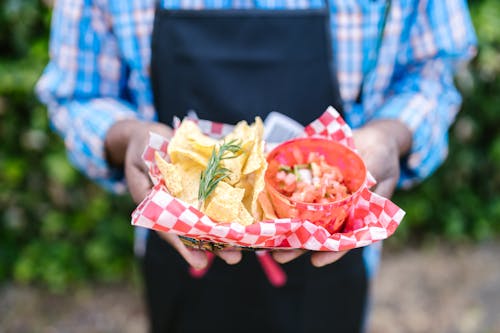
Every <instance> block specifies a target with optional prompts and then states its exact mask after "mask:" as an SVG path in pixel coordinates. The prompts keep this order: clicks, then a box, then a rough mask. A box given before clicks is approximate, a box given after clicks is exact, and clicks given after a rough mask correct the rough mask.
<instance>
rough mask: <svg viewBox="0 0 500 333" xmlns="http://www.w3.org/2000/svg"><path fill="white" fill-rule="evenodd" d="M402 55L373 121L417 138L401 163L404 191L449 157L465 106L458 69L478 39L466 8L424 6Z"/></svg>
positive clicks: (437, 2) (454, 3)
mask: <svg viewBox="0 0 500 333" xmlns="http://www.w3.org/2000/svg"><path fill="white" fill-rule="evenodd" d="M419 3H420V4H419V6H418V10H417V11H416V13H415V14H414V16H413V20H412V21H411V22H410V24H409V29H408V35H406V36H403V38H405V37H406V41H404V42H403V44H402V45H403V48H402V50H400V54H399V61H398V64H397V65H396V68H395V75H394V77H393V79H392V83H391V85H390V89H389V94H388V96H386V99H385V103H384V105H383V106H382V107H381V108H379V109H378V110H377V111H376V112H375V113H374V118H375V119H377V118H378V119H380V118H392V119H394V118H395V119H399V120H401V121H402V122H403V123H405V124H406V125H407V126H408V127H409V128H410V130H411V131H412V133H413V145H412V148H411V151H410V153H409V155H408V156H407V157H405V158H404V159H403V160H402V173H401V179H400V184H399V185H400V186H403V187H408V186H410V185H412V184H413V183H415V182H417V181H420V180H422V179H424V178H426V177H428V176H429V175H430V174H431V173H432V172H433V171H435V169H436V168H437V167H438V166H439V165H440V164H441V163H442V162H443V161H444V159H445V158H446V156H447V152H448V134H447V133H448V130H449V127H450V126H451V124H452V123H453V121H454V119H455V116H456V113H457V112H458V110H459V108H460V105H461V96H460V94H459V92H458V91H457V89H456V87H455V86H454V83H453V76H454V73H455V70H456V69H457V67H458V66H459V65H460V64H461V63H464V62H466V61H467V60H469V59H470V58H471V57H472V56H473V55H474V54H475V45H476V37H475V33H474V29H473V26H472V23H471V20H470V17H469V13H468V8H467V5H466V4H465V2H463V1H458V0H446V1H444V0H430V1H420V2H419Z"/></svg>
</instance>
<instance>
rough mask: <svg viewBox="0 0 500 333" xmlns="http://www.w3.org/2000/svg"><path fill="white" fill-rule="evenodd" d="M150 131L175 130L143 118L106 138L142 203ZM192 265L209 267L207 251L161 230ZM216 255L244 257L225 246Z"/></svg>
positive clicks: (232, 260)
mask: <svg viewBox="0 0 500 333" xmlns="http://www.w3.org/2000/svg"><path fill="white" fill-rule="evenodd" d="M151 132H154V133H157V134H159V135H162V136H164V137H166V138H170V137H172V134H173V133H172V129H171V128H170V127H168V126H166V125H164V124H161V123H156V122H146V121H140V120H121V121H118V122H116V123H115V124H114V125H113V126H112V127H111V128H110V129H109V130H108V133H107V136H106V140H105V148H106V154H107V159H108V162H109V163H110V164H111V165H114V166H117V167H123V169H124V172H125V179H126V181H127V185H128V189H129V192H130V195H131V196H132V199H133V200H134V202H135V203H140V202H141V201H142V200H143V199H144V198H145V197H146V196H147V194H148V193H149V192H150V191H151V187H152V183H151V180H150V178H149V174H148V169H147V166H146V164H145V163H144V161H143V159H142V154H143V152H144V150H145V148H146V146H147V144H148V142H149V134H150V133H151ZM158 234H159V235H160V236H161V237H162V238H163V239H164V240H165V241H167V242H168V243H169V244H170V245H171V246H172V247H174V248H175V249H176V250H177V252H179V254H180V255H181V256H182V257H183V258H184V259H185V260H186V261H187V262H188V264H190V265H191V266H192V267H194V268H197V269H201V268H204V267H206V266H207V264H208V258H207V254H206V252H205V251H203V250H198V249H193V248H188V247H187V246H185V245H184V243H183V242H182V241H181V240H180V239H179V237H178V236H177V235H175V234H172V233H166V232H159V231H158ZM216 254H217V255H218V256H219V257H220V258H221V259H223V260H224V261H225V262H226V263H228V264H236V263H238V262H239V261H240V260H241V252H240V251H239V250H236V249H225V250H221V251H218V252H216Z"/></svg>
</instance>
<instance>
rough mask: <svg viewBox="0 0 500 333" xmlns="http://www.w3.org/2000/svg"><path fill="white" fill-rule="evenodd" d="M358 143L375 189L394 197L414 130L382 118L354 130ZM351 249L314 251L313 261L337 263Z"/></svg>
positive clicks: (282, 257) (283, 258)
mask: <svg viewBox="0 0 500 333" xmlns="http://www.w3.org/2000/svg"><path fill="white" fill-rule="evenodd" d="M353 136H354V142H355V146H356V148H357V149H358V151H359V154H360V155H361V157H362V158H363V160H364V162H365V164H366V167H367V169H368V171H370V173H371V174H372V175H373V177H374V178H375V179H376V181H377V186H376V188H375V190H374V192H375V193H377V194H379V195H381V196H384V197H386V198H390V197H391V196H392V194H393V193H394V189H395V188H396V185H397V182H398V179H399V173H400V169H399V158H400V157H401V156H402V155H404V154H406V153H407V152H408V150H409V149H410V146H411V132H410V131H409V129H408V128H407V127H406V126H405V125H403V124H402V123H400V122H398V121H396V120H378V121H374V122H372V123H369V124H368V125H366V126H364V127H362V128H360V129H358V130H355V131H354V132H353ZM305 252H306V251H305V250H280V251H274V252H273V257H274V259H275V260H276V261H277V262H279V263H282V264H284V263H287V262H290V261H292V260H294V259H296V258H298V257H299V256H301V255H302V254H304V253H305ZM347 252H348V251H340V252H314V253H313V254H312V255H311V263H312V264H313V265H314V266H316V267H321V266H325V265H329V264H332V263H334V262H335V261H337V260H339V259H340V258H342V257H343V256H344V255H345V254H346V253H347Z"/></svg>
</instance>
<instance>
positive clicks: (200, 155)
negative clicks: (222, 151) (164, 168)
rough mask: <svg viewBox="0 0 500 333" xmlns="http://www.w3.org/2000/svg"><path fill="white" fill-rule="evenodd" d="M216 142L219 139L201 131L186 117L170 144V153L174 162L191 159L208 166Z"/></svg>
mask: <svg viewBox="0 0 500 333" xmlns="http://www.w3.org/2000/svg"><path fill="white" fill-rule="evenodd" d="M216 143H217V140H215V139H213V138H211V137H209V136H207V135H205V134H203V133H201V130H200V128H199V127H198V125H197V124H196V123H195V122H194V121H192V120H189V119H184V120H183V121H182V123H181V125H180V126H179V127H178V128H177V129H176V131H175V133H174V136H173V137H172V140H170V142H169V144H168V148H167V149H168V155H169V156H170V160H171V161H172V163H174V164H176V163H182V161H185V160H191V161H194V162H196V163H198V164H200V165H201V166H203V167H206V166H207V161H208V159H209V157H210V153H211V152H212V149H213V147H214V145H215V144H216Z"/></svg>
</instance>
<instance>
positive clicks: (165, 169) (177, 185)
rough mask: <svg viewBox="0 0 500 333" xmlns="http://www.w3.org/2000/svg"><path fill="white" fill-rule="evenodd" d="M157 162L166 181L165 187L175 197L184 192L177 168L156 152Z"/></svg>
mask: <svg viewBox="0 0 500 333" xmlns="http://www.w3.org/2000/svg"><path fill="white" fill-rule="evenodd" d="M155 161H156V165H157V166H158V169H159V170H160V173H161V175H162V177H163V180H164V181H165V187H166V188H167V190H168V192H169V193H170V194H172V195H173V196H174V197H177V196H179V195H180V193H181V192H182V182H181V177H180V174H179V171H178V170H177V167H176V166H175V165H174V164H172V163H168V162H167V161H165V160H164V159H163V158H162V157H161V156H160V154H159V153H158V152H155Z"/></svg>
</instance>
